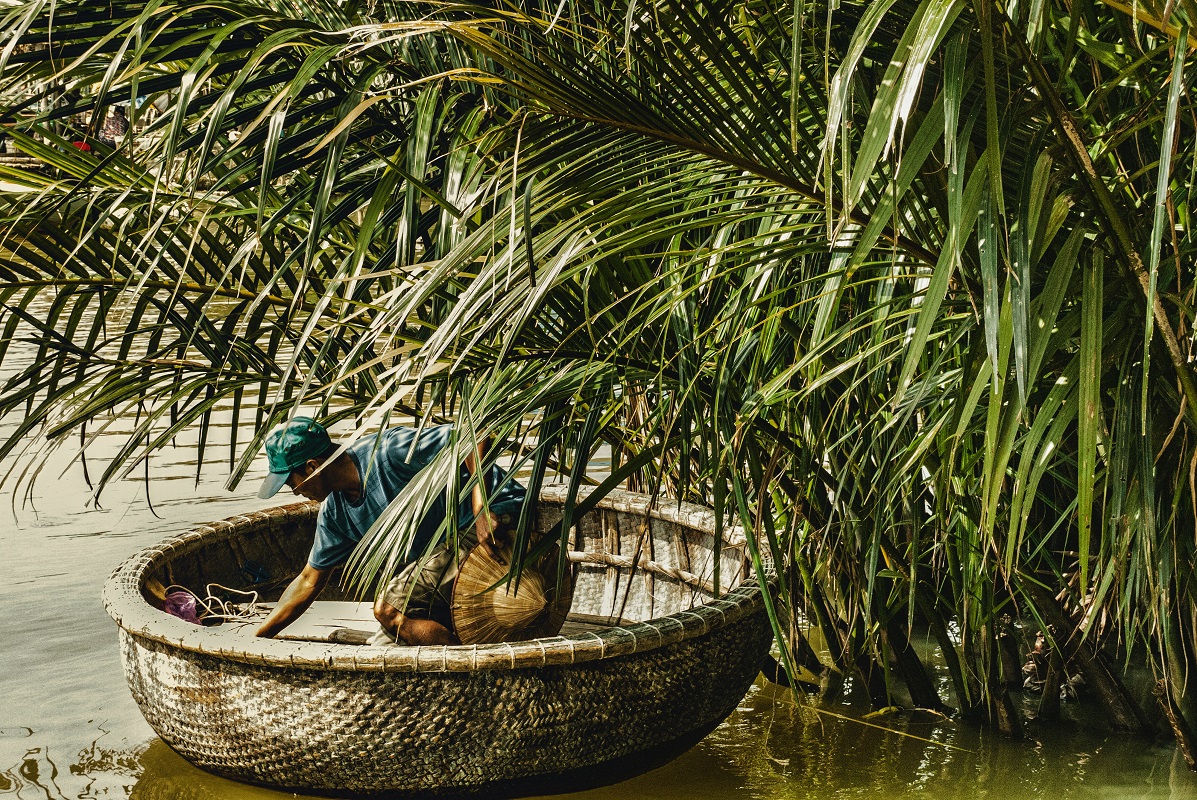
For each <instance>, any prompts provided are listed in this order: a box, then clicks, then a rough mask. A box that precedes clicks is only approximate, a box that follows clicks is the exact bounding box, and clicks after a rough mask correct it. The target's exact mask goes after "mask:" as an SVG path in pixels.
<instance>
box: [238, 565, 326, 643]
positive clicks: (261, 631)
mask: <svg viewBox="0 0 1197 800" xmlns="http://www.w3.org/2000/svg"><path fill="white" fill-rule="evenodd" d="M331 575H332V570H327V569H315V568H314V567H311V566H308V565H306V564H305V565H304V568H303V572H301V573H299V574H298V575H296V576H295V580H293V581H291V583H290V585H288V586H287V589H286V591H284V592H283V596H282V597H280V598H279V600H278V603H277V604H275V606H274V610H273V611H271V612H270V616H268V617H267V618H266V621H265V622H263V623H262V625H261V626H260V627H259V628H258V630H257V632H256V633H255V634H254V635H255V636H262V637H265V638H268V639H269V638H272V637H274V636H275V635H276V634H278V633H279V632H280V631H282V630H283V628H286V627H287V626H288V625H290V624H291V623H292V622H294V621H295V620H296V619H298V618H299V615H300V614H302V613H303V612H305V611H307V610H308V606H310V605H311V604H312V601H313V600H315V599H316V598H317V597H318V596H319V595H320V592H321V591H323V589H324V586H325V584H327V583H328V579H329V577H330V576H331Z"/></svg>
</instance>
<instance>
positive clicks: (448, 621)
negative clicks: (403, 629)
mask: <svg viewBox="0 0 1197 800" xmlns="http://www.w3.org/2000/svg"><path fill="white" fill-rule="evenodd" d="M456 544H457V546H456V547H454V545H453V543H450V542H448V541H445V542H442V543H441V544H439V545H437V546H436V547H434V548H433V549H432V551H431V552H429V553H428V555H427V556H425V557H424V558H418V559H416V560H415V561H413V562H412V563H410V564H408V565H407V566H406V567H404V568H403V571H402V572H400V573H399V574H398V575H396V576H395V577H394V578H391V582H390V583H388V584H387V588H386V591H384V592H383V594H382V599H383V600H385V601H386V602H387V604H388V605H390V606H391V607H392V608H397V609H399V610H400V611H402V612H403V614H404V615H405V616H408V617H411V618H412V619H431V620H435V621H436V622H439V623H440V624H442V625H444V626H445V627H446V628H448V629H449V630H453V612H452V609H451V606H452V603H453V582H454V581H455V580H457V569H458V567H459V566H460V565H461V562H462V561H464V560H465V557H466V556H467V555H469V552H470V550H472V549H473V547H474V545H475V544H477V541H476V540H475V539H474V537H473V536H461V535H459V536H458V537H457V540H456Z"/></svg>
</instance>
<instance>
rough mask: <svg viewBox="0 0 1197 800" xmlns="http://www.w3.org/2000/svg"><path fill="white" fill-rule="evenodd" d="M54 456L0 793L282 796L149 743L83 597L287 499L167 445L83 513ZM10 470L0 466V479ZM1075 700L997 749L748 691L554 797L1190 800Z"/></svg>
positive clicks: (22, 550)
mask: <svg viewBox="0 0 1197 800" xmlns="http://www.w3.org/2000/svg"><path fill="white" fill-rule="evenodd" d="M118 427H119V426H118ZM3 432H4V431H3V430H0V433H3ZM116 433H117V434H119V430H118V431H117V432H116ZM334 433H335V431H334ZM212 436H213V437H214V438H213V440H212V442H211V443H210V446H215V447H218V448H220V449H221V451H222V452H224V451H227V442H228V428H227V425H226V426H224V427H217V429H216V430H215V432H214V433H213V434H212ZM241 438H242V440H244V438H247V437H241ZM102 444H103V443H102ZM102 449H103V446H102V447H101V450H102ZM214 452H215V451H214ZM71 455H72V454H71V453H66V452H62V453H59V454H58V455H56V456H54V457H53V458H52V459H51V460H50V462H49V463H48V464H47V465H46V467H45V468H44V469H43V470H42V472H41V475H40V477H39V479H38V481H37V483H36V484H35V488H34V491H32V492H31V493H26V492H24V491H15V490H14V484H13V481H12V478H11V477H10V480H9V481H8V482H6V484H5V485H4V487H3V493H0V553H2V554H3V560H2V562H0V563H3V564H4V570H3V574H2V580H0V800H2V799H3V798H7V797H10V796H11V797H16V798H21V800H32V799H33V798H41V799H42V800H62V799H65V798H101V797H107V798H125V797H131V798H154V799H155V800H184V799H186V800H195V799H198V798H213V799H215V798H233V799H234V800H236V799H238V798H243V799H248V798H255V799H256V800H267V799H268V798H277V799H278V800H282V798H285V797H292V796H293V795H285V794H282V793H277V792H272V791H269V790H265V789H261V788H257V787H252V786H245V785H241V784H238V783H235V782H232V781H228V780H225V779H222V778H218V777H215V776H212V775H208V774H206V773H204V772H202V771H200V770H198V769H196V768H194V767H192V766H190V765H189V764H188V763H187V762H185V761H184V760H183V759H182V758H180V757H179V756H178V755H176V754H175V753H174V752H173V751H172V750H170V748H169V747H167V746H166V745H165V744H164V743H163V742H162V741H161V740H159V739H158V738H157V737H156V736H154V734H153V732H152V731H151V730H150V728H149V726H148V725H147V724H146V723H145V721H144V720H143V719H142V717H141V715H140V713H139V712H138V709H137V707H136V705H135V704H134V702H133V700H132V698H131V696H130V694H129V691H128V689H127V688H126V685H125V679H124V676H123V674H122V671H121V665H120V658H119V655H118V650H117V639H116V629H115V627H114V625H113V624H112V622H111V621H110V620H109V618H108V617H107V615H106V614H105V613H104V610H103V608H102V607H101V605H100V599H99V596H100V587H101V585H102V584H103V582H104V580H105V578H106V577H107V576H108V574H109V572H110V571H111V570H112V568H113V567H114V566H115V565H116V564H117V563H118V562H119V561H121V560H123V559H124V558H126V557H127V556H128V555H129V554H131V553H132V552H133V551H135V550H137V549H139V548H141V547H143V546H146V545H148V544H151V543H153V542H155V541H157V540H158V539H161V538H163V537H165V536H167V535H169V534H172V533H175V532H178V531H181V530H184V529H186V528H188V527H190V526H194V525H197V524H200V523H203V522H206V521H210V520H214V519H220V518H222V517H226V516H230V515H233V514H237V513H241V512H244V511H246V510H250V509H256V508H262V507H264V506H267V505H272V504H274V503H276V502H287V500H286V499H285V498H280V499H277V500H272V501H261V500H258V499H257V498H256V497H255V496H254V495H255V490H256V487H257V484H258V481H259V480H260V478H261V475H262V472H261V469H262V467H261V465H260V464H259V465H257V466H256V468H255V471H254V472H251V473H250V475H249V476H248V477H247V478H246V480H245V482H243V483H242V485H241V486H240V487H239V488H238V490H237V491H236V492H232V493H231V492H228V491H226V490H225V489H224V485H223V484H224V479H225V475H226V472H227V467H225V468H224V469H222V468H221V467H220V466H213V465H210V466H208V467H206V468H205V470H204V471H203V473H202V475H201V477H200V479H199V481H198V482H197V481H196V464H195V459H196V447H195V442H194V440H193V439H189V438H186V437H181V438H180V439H179V440H178V442H177V445H176V446H175V447H173V448H169V449H167V450H166V451H164V452H162V453H159V454H157V455H155V456H154V457H153V459H152V461H151V464H150V475H151V476H152V482H151V484H150V489H151V491H150V497H149V500H150V501H152V506H153V510H151V507H150V504H149V503H148V502H147V497H146V483H145V480H144V472H143V471H142V470H141V469H140V468H139V469H138V471H137V474H136V475H135V476H132V477H130V478H128V479H125V480H123V481H120V482H118V483H116V484H114V485H112V486H111V487H110V488H109V489H107V490H106V491H105V493H104V495H103V497H102V498H101V508H98V509H97V508H95V507H92V506H89V505H88V500H89V497H90V493H89V490H88V488H87V485H86V482H85V480H84V475H83V469H82V467H81V466H80V465H79V463H78V462H77V461H73V460H72V458H71ZM20 463H23V462H18V461H17V460H16V459H9V460H8V461H7V462H0V472H7V471H8V470H9V468H11V467H13V466H14V465H19V464H20ZM98 466H99V465H98V464H97V463H96V462H95V461H94V460H93V461H92V462H91V463H90V468H91V470H92V474H95V472H96V470H97V468H98ZM1093 705H1094V703H1092V702H1089V703H1086V702H1083V701H1082V702H1079V703H1068V704H1066V705H1065V714H1066V717H1065V719H1064V720H1062V721H1061V722H1060V723H1058V724H1057V725H1055V726H1053V727H1051V728H1049V729H1044V730H1038V729H1035V728H1031V729H1029V730H1028V737H1027V738H1026V739H1024V740H1021V741H1011V740H1007V739H1003V738H1001V737H999V736H996V735H993V734H990V733H987V732H983V731H980V730H978V729H977V728H975V727H971V726H969V725H965V724H963V723H958V722H954V721H950V720H942V719H936V718H927V717H919V716H917V715H916V716H913V717H912V716H907V715H898V716H890V717H881V718H876V719H872V720H869V721H867V722H866V721H862V720H860V717H862V716H863V715H864V714H865V713H866V712H867V710H868V709H867V708H865V707H864V706H863V705H862V704H860V703H859V702H858V701H855V700H854V695H853V694H852V693H848V694H847V695H846V697H844V698H843V699H840V700H838V701H836V702H834V703H828V704H824V705H822V706H817V705H816V703H815V701H814V700H812V699H804V700H803V701H802V703H801V704H796V703H795V701H794V699H793V698H792V697H791V696H790V695H789V694H788V692H786V691H785V690H781V689H778V688H777V687H775V686H772V685H770V684H766V683H764V682H758V684H757V685H756V686H754V687H753V688H752V690H751V691H750V692H749V694H748V696H747V697H746V698H745V699H744V701H743V702H742V703H741V705H740V708H739V710H737V711H736V712H735V713H734V714H733V715H732V716H731V717H730V718H729V719H728V720H727V722H725V723H724V724H723V725H722V726H721V727H720V728H719V729H718V730H716V731H715V732H714V733H712V734H711V735H710V736H709V737H708V738H707V739H706V740H704V741H703V742H701V743H700V744H698V745H697V746H696V747H694V748H693V749H692V750H690V751H689V752H688V753H686V754H684V755H683V756H681V757H680V758H678V759H677V760H675V761H673V762H672V763H670V764H668V765H666V766H664V767H662V768H660V769H657V770H655V771H653V772H650V773H648V774H646V775H642V776H639V777H636V778H632V779H629V780H626V781H623V782H621V783H618V784H616V785H613V786H611V787H607V788H603V789H596V790H591V791H588V792H583V793H580V794H577V795H571V796H574V797H578V798H586V799H587V800H599V799H600V798H603V799H606V798H621V800H623V799H625V798H686V800H707V799H708V798H709V799H710V800H715V798H740V797H743V798H795V799H797V798H819V799H820V800H827V798H841V797H842V798H847V797H864V798H871V797H885V798H904V797H914V796H918V797H925V798H989V797H992V798H999V799H1000V800H1022V798H1057V797H1068V798H1105V799H1112V798H1177V799H1179V798H1197V777H1194V775H1193V774H1192V773H1190V772H1189V771H1188V770H1187V769H1186V768H1185V766H1184V762H1183V761H1182V760H1181V759H1180V757H1179V755H1178V754H1177V751H1176V748H1175V747H1174V745H1173V744H1172V742H1171V741H1170V739H1168V738H1163V739H1160V740H1157V741H1144V740H1142V739H1138V738H1133V737H1129V736H1125V735H1121V734H1115V733H1111V732H1110V731H1109V730H1108V729H1107V728H1106V727H1105V726H1104V724H1103V723H1102V722H1101V718H1100V715H1099V714H1098V713H1097V711H1098V710H1097V709H1095V708H1093V707H1092V706H1093Z"/></svg>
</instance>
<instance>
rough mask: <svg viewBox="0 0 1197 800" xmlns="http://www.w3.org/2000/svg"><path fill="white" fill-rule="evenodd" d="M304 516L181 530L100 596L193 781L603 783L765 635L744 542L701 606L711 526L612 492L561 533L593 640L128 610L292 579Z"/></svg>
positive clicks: (315, 788)
mask: <svg viewBox="0 0 1197 800" xmlns="http://www.w3.org/2000/svg"><path fill="white" fill-rule="evenodd" d="M563 500H564V492H563V491H562V490H559V489H556V488H552V489H549V490H546V491H545V492H544V493H543V494H542V497H541V502H540V510H539V514H538V516H539V520H538V526H539V527H541V528H542V529H547V528H548V527H550V526H551V525H553V524H554V523H555V522H556V521H557V520H559V519H560V510H561V505H562V503H563ZM315 510H316V506H315V505H314V504H299V505H295V506H286V507H282V508H279V509H272V510H270V511H267V512H257V513H254V514H249V515H246V516H243V517H237V518H233V519H230V520H225V521H224V522H220V523H214V524H212V525H208V526H205V527H203V528H200V529H198V530H195V531H191V532H189V533H186V534H183V535H181V536H178V537H175V538H173V539H169V540H167V541H165V542H163V543H161V544H160V545H158V546H156V547H152V548H149V549H147V550H144V551H142V552H140V553H138V554H136V555H134V556H133V557H132V558H130V559H129V560H128V561H126V562H125V563H123V564H122V565H120V566H119V567H118V568H117V569H116V571H115V572H114V573H113V575H112V577H111V578H110V579H109V581H108V583H107V584H106V586H105V589H104V602H105V607H106V608H107V610H108V612H109V614H110V615H111V616H112V617H113V619H114V620H115V621H116V622H117V624H118V625H119V626H120V641H121V652H122V657H123V660H124V665H125V672H126V676H127V678H128V681H129V686H130V689H131V691H132V694H133V697H134V699H135V700H136V701H137V703H138V705H139V706H140V708H141V711H142V713H143V714H144V715H145V717H146V719H147V720H148V721H149V723H150V725H151V726H152V727H153V728H154V730H155V731H156V732H157V733H158V734H159V735H160V736H161V737H162V738H163V739H164V740H165V741H166V742H167V743H168V744H169V745H170V746H171V747H172V748H174V749H175V750H176V751H177V752H179V753H180V754H182V755H183V756H184V757H185V758H186V759H188V760H189V761H191V762H192V763H194V764H196V765H197V766H199V767H201V768H204V769H207V770H210V771H212V772H216V773H219V774H222V775H225V776H228V777H233V778H236V779H239V780H244V781H249V782H252V783H258V784H263V785H268V786H273V787H277V788H283V789H290V790H296V791H305V792H316V793H322V794H357V793H366V794H369V793H386V794H389V795H411V796H430V795H445V796H459V795H482V796H498V795H503V794H508V795H511V794H519V793H523V792H528V791H548V790H568V789H576V788H582V787H583V786H585V785H592V784H595V783H602V782H610V781H612V780H615V779H617V778H619V777H623V776H624V775H626V774H629V773H631V772H635V771H642V770H644V769H648V768H651V767H652V766H655V765H656V764H657V763H659V762H660V761H661V760H662V759H665V758H668V757H670V756H672V755H675V754H676V752H677V751H679V750H680V749H681V748H684V747H685V746H688V745H689V744H692V743H693V742H695V741H697V740H698V739H699V738H701V737H702V736H703V735H705V734H706V733H707V732H709V731H710V730H712V729H713V728H714V727H715V726H716V725H718V723H719V722H720V721H722V720H723V719H724V718H725V717H726V716H727V715H728V714H729V713H730V712H731V711H732V710H734V708H735V707H736V705H737V704H738V702H739V701H740V699H741V698H742V697H743V695H744V693H745V692H746V691H747V689H748V687H749V685H750V684H751V683H752V681H753V679H754V678H755V676H756V674H757V672H758V670H759V667H760V664H761V661H762V657H763V656H764V654H765V653H766V652H767V650H768V648H769V644H770V641H771V638H772V633H771V631H770V627H769V623H768V619H767V617H766V615H765V613H764V603H763V597H762V594H761V591H760V589H759V588H758V587H757V586H756V585H755V584H754V583H753V582H752V581H751V580H748V581H745V582H744V585H742V586H741V585H739V584H740V582H741V581H742V580H743V578H744V576H745V572H744V570H743V559H744V553H743V548H744V539H743V535H742V534H741V533H739V532H738V531H736V530H734V529H733V530H731V531H730V532H726V533H725V537H724V541H723V544H722V545H721V547H720V553H719V557H718V559H717V560H718V563H719V564H720V567H721V568H720V570H719V576H718V582H719V585H720V587H721V588H722V589H723V590H724V591H723V593H721V596H720V597H719V598H718V599H715V598H713V597H711V596H710V594H709V593H708V592H704V591H703V589H704V587H710V586H713V584H714V580H715V577H716V576H715V572H714V565H715V561H716V558H715V555H714V552H713V541H714V540H713V530H714V521H713V518H712V515H711V513H710V512H709V511H707V510H705V509H701V508H699V507H696V506H691V505H687V504H680V505H679V504H677V503H672V504H662V505H661V506H660V507H658V508H652V507H650V504H649V501H648V498H645V497H642V496H639V495H633V494H630V493H626V492H615V493H612V494H611V495H610V496H608V497H606V498H604V500H603V501H602V503H601V504H600V505H599V508H597V509H596V510H595V511H593V512H591V513H590V514H587V515H586V516H585V517H583V518H582V519H580V520H578V521H577V523H576V528H575V530H574V531H573V537H574V541H573V543H572V547H571V549H572V550H573V551H574V552H577V553H590V554H598V555H599V556H600V557H599V558H597V559H595V560H593V561H585V560H580V561H579V560H576V559H575V566H574V569H576V570H577V571H578V572H577V580H576V587H577V590H576V591H575V597H574V609H575V611H579V610H580V611H581V613H583V614H585V615H586V616H587V617H588V618H595V617H601V616H608V617H612V618H617V619H622V620H624V622H623V624H620V625H617V626H613V627H609V628H603V629H600V630H595V631H592V632H587V633H579V634H575V635H572V636H557V637H553V638H549V639H535V640H531V641H527V642H515V643H506V644H494V645H475V646H456V647H439V646H438V647H367V646H357V645H346V644H327V643H316V642H293V641H281V640H260V639H254V638H253V637H252V636H245V635H242V636H230V635H228V634H227V633H221V632H220V631H218V630H213V629H208V628H203V627H199V626H195V625H191V624H189V623H186V622H183V621H182V620H179V619H176V618H174V617H171V616H168V615H166V614H164V613H162V612H160V611H158V610H156V609H155V608H153V607H152V606H151V605H150V604H149V603H148V602H147V601H146V599H145V597H144V596H143V591H144V590H145V587H146V586H147V584H148V583H149V582H151V581H159V582H161V583H163V584H164V585H165V584H167V583H176V582H186V581H191V582H199V581H218V582H222V583H225V585H231V582H233V581H235V580H236V579H237V577H238V574H242V575H243V574H244V572H245V564H246V563H253V564H258V565H261V564H265V565H267V566H268V567H269V569H270V570H271V571H274V572H277V573H278V577H280V578H282V577H285V576H284V575H283V573H284V572H288V571H289V574H294V572H296V571H298V569H300V568H301V567H302V563H303V560H304V558H305V556H306V553H307V550H306V547H307V546H308V545H309V544H310V541H311V531H312V528H313V526H314V522H315ZM654 565H656V566H657V567H659V569H656V570H654V569H652V567H653V566H654ZM633 566H635V568H632V567H633ZM260 571H261V570H260ZM259 577H260V576H259ZM226 581H227V582H226ZM242 583H244V580H242ZM635 620H643V621H635Z"/></svg>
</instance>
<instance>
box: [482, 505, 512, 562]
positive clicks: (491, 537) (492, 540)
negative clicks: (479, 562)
mask: <svg viewBox="0 0 1197 800" xmlns="http://www.w3.org/2000/svg"><path fill="white" fill-rule="evenodd" d="M498 528H499V520H498V518H497V517H496V516H495V515H494V514H492V513H491V512H490V511H485V512H482V513H479V514H478V516H477V517H476V518H475V519H474V532H475V533H476V534H477V537H478V545H479V546H480V547H485V548H486V552H487V553H489V554H490V557H491V558H493V559H494V560H495V561H498V562H499V563H500V564H502V563H503V562H504V559H503V546H504V544H506V543H505V542H501V541H499V536H498V535H497V534H498V532H499V530H498Z"/></svg>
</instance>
